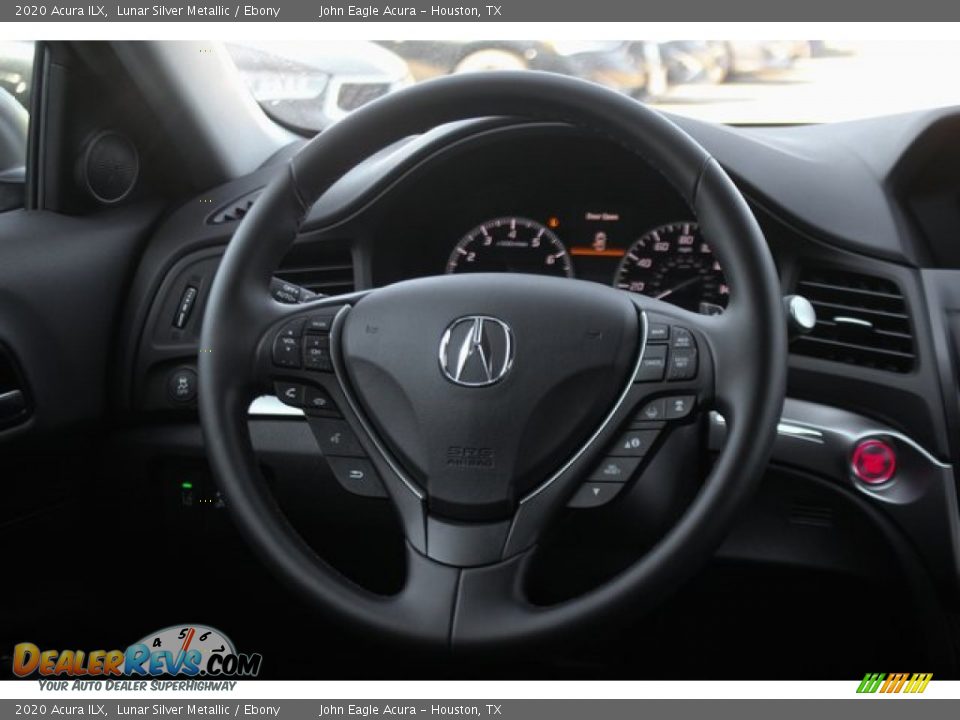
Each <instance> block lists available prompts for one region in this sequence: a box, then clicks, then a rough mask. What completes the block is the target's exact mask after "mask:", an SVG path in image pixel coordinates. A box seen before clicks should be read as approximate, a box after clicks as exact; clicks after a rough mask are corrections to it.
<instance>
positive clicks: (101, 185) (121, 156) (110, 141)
mask: <svg viewBox="0 0 960 720" xmlns="http://www.w3.org/2000/svg"><path fill="white" fill-rule="evenodd" d="M139 173H140V156H139V154H138V153H137V148H136V146H135V145H134V144H133V143H132V142H131V141H130V140H129V139H128V138H127V137H125V136H124V135H121V134H120V133H118V132H113V131H106V132H102V133H100V134H99V135H97V136H96V137H95V138H93V139H92V140H91V141H90V144H89V145H88V146H87V151H86V153H85V155H84V160H83V177H84V180H85V182H86V185H87V190H88V191H89V192H90V194H91V195H92V196H93V197H94V199H96V200H98V201H99V202H101V203H105V204H108V205H109V204H113V203H117V202H120V201H121V200H123V199H124V198H125V197H126V196H127V195H129V194H130V191H131V190H133V186H134V185H135V184H136V182H137V176H138V175H139Z"/></svg>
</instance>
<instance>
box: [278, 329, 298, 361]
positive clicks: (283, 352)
mask: <svg viewBox="0 0 960 720" xmlns="http://www.w3.org/2000/svg"><path fill="white" fill-rule="evenodd" d="M273 364H274V365H276V366H278V367H288V368H298V367H300V341H299V340H297V339H296V338H291V337H284V336H283V335H280V336H278V337H277V339H276V340H274V341H273Z"/></svg>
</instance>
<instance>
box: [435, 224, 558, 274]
mask: <svg viewBox="0 0 960 720" xmlns="http://www.w3.org/2000/svg"><path fill="white" fill-rule="evenodd" d="M447 272H448V273H462V272H516V273H536V274H539V275H558V276H561V277H573V265H572V264H571V262H570V255H569V254H568V253H567V249H566V248H565V247H564V246H563V243H562V242H560V239H559V238H558V237H557V236H556V235H555V234H554V233H553V232H552V231H551V230H550V229H549V228H547V227H546V226H545V225H541V224H540V223H538V222H537V221H535V220H529V219H527V218H522V217H501V218H495V219H493V220H488V221H487V222H485V223H483V224H482V225H478V226H477V227H475V228H473V230H471V231H470V232H468V233H467V234H466V235H464V236H463V238H462V239H461V240H460V242H458V243H457V245H456V247H454V248H453V252H452V253H450V259H449V260H447Z"/></svg>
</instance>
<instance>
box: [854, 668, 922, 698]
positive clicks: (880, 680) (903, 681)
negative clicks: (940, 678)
mask: <svg viewBox="0 0 960 720" xmlns="http://www.w3.org/2000/svg"><path fill="white" fill-rule="evenodd" d="M931 679H933V673H912V674H911V673H867V674H866V675H864V676H863V680H861V681H860V686H859V687H858V688H857V692H858V693H883V694H893V693H908V694H911V695H912V694H919V693H922V692H923V691H924V690H926V689H927V685H929V684H930V680H931Z"/></svg>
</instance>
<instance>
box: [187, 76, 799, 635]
mask: <svg viewBox="0 0 960 720" xmlns="http://www.w3.org/2000/svg"><path fill="white" fill-rule="evenodd" d="M493 115H501V116H515V117H520V118H529V119H534V120H546V121H562V122H565V123H569V124H571V125H574V126H579V127H581V128H585V129H587V130H589V131H592V132H594V133H598V134H601V135H603V136H605V137H607V138H609V139H612V140H613V141H615V142H617V143H619V144H620V145H622V146H623V147H624V148H626V150H628V151H630V152H633V153H636V154H639V155H640V156H642V157H643V158H644V159H645V160H646V161H647V162H648V163H649V164H650V165H651V166H652V167H654V168H655V169H657V170H659V172H660V173H661V174H662V175H663V177H664V178H665V179H666V180H667V181H669V182H670V183H671V184H672V185H673V186H674V187H675V188H676V190H677V191H678V192H679V193H680V194H681V195H682V196H683V198H685V199H686V201H687V202H688V204H689V205H690V207H691V208H692V209H693V211H694V212H695V214H696V216H697V219H698V221H699V222H700V225H701V227H702V228H703V231H704V233H705V235H706V237H707V238H708V239H709V241H710V243H711V245H712V247H713V249H714V251H715V253H716V255H717V256H718V258H719V261H720V262H721V264H722V266H723V268H724V272H725V273H726V276H727V278H728V282H729V285H730V287H731V289H732V292H731V296H730V301H729V305H728V307H727V308H726V310H725V312H723V313H722V314H721V315H718V316H710V317H708V316H702V315H697V314H694V313H691V312H688V311H685V310H682V309H679V308H677V307H674V306H671V305H668V304H665V303H663V302H661V301H657V300H653V299H651V298H648V297H644V296H642V295H636V294H630V293H626V292H624V291H621V290H615V289H613V288H609V287H605V286H602V285H599V284H596V283H589V282H584V281H577V280H567V279H558V278H547V277H541V276H529V275H507V274H503V275H491V274H475V275H451V276H444V277H434V278H424V279H417V280H410V281H406V282H401V283H398V284H396V285H392V286H389V287H385V288H382V289H376V290H370V291H365V292H358V293H355V294H352V295H349V296H339V297H334V298H319V299H316V300H313V301H311V302H308V303H306V304H300V305H283V304H280V303H278V302H277V301H275V300H274V299H272V297H271V295H270V293H269V283H270V278H271V276H272V273H273V272H274V271H275V270H276V268H277V267H278V265H279V263H280V262H281V260H282V258H283V257H284V255H285V253H286V252H287V250H288V249H289V248H290V246H291V245H292V243H293V241H294V238H295V237H296V235H297V230H298V227H299V225H300V223H301V222H302V220H303V218H304V216H305V213H306V212H307V210H308V209H309V208H310V207H311V205H312V204H313V203H314V202H315V201H316V200H317V198H318V197H320V195H321V194H323V193H324V191H326V190H327V189H328V188H329V187H330V186H331V185H332V184H333V183H334V182H335V181H336V180H337V179H338V178H339V177H341V176H342V175H343V174H344V173H345V172H347V171H348V170H350V169H351V168H352V167H354V166H355V165H356V164H357V163H358V162H359V161H361V160H363V159H364V158H366V157H368V156H370V155H371V154H373V153H374V152H376V151H378V150H380V149H382V148H384V147H385V146H387V145H388V144H390V143H392V142H394V141H396V140H399V139H401V138H404V137H407V136H410V135H413V134H416V133H421V132H424V131H426V130H429V129H431V128H433V127H435V126H436V125H439V124H442V123H446V122H451V121H455V120H461V119H467V118H472V117H481V116H493ZM201 345H202V347H204V348H205V349H208V350H209V351H208V352H204V353H201V354H200V357H199V382H198V386H199V404H200V418H201V422H202V425H203V431H204V436H205V439H206V445H207V451H208V454H209V459H210V462H211V464H212V467H213V470H214V472H215V475H216V477H217V478H218V482H219V483H220V486H221V488H222V490H223V492H224V494H225V497H226V500H227V505H228V507H229V508H230V510H231V511H232V514H233V516H234V518H235V520H236V522H237V524H238V525H239V527H240V529H241V530H242V532H243V533H244V534H245V536H246V537H247V539H248V540H249V542H250V543H251V544H252V546H253V547H254V548H255V549H256V550H257V551H259V553H260V554H261V555H262V556H263V558H264V559H265V560H266V562H267V563H268V564H269V565H270V566H271V567H272V568H273V569H274V570H275V571H276V572H277V573H278V574H279V575H280V576H281V577H282V578H284V579H286V580H287V581H289V582H290V583H291V584H292V585H293V586H295V587H296V588H297V589H299V590H300V591H302V592H303V593H304V594H305V595H306V596H307V597H309V598H310V599H312V600H313V601H315V602H316V603H317V604H318V605H320V606H323V607H325V608H328V609H332V610H335V611H336V612H337V613H339V615H340V616H342V617H343V618H346V619H350V620H354V621H356V622H358V623H360V624H362V625H365V626H368V627H370V628H373V629H375V630H378V631H379V632H381V633H388V634H391V635H394V636H399V637H402V638H407V639H415V640H419V641H425V642H429V643H441V644H452V645H453V646H474V647H475V646H484V645H487V646H496V645H500V644H502V643H505V642H509V641H518V640H531V639H544V638H547V637H550V636H552V635H555V634H557V633H558V632H559V631H561V630H563V629H565V628H573V627H578V626H583V625H585V624H588V623H590V622H591V621H597V620H601V619H604V618H607V617H609V616H610V614H611V613H616V612H618V611H629V612H631V613H634V614H636V613H638V612H642V611H643V610H645V609H648V608H650V607H651V606H652V605H654V604H655V603H657V602H658V601H660V600H662V599H663V598H664V596H665V594H666V593H667V592H668V591H670V590H671V589H673V588H674V587H675V586H676V585H677V584H678V583H679V582H680V581H682V580H683V579H685V578H686V577H687V576H688V575H689V574H690V573H692V572H693V571H694V569H695V568H697V567H698V566H699V565H700V564H701V563H702V562H703V561H704V560H705V559H706V558H708V557H709V555H710V554H711V553H712V551H713V550H714V549H715V547H716V546H717V544H718V543H719V542H720V541H721V540H722V538H723V536H724V534H725V533H726V532H727V531H728V530H729V528H730V526H731V523H732V522H733V519H734V516H735V513H736V511H737V510H738V508H740V507H741V506H742V505H743V503H744V501H745V499H747V498H748V497H749V495H750V492H751V490H752V489H753V487H754V485H755V482H756V479H757V478H758V477H759V476H760V474H761V472H762V470H763V468H764V466H765V463H766V461H767V459H768V455H769V452H770V449H771V447H772V443H773V439H774V437H775V433H776V427H777V422H778V420H779V418H780V411H781V408H782V404H783V398H784V391H785V376H786V352H787V350H786V348H787V342H786V331H785V327H784V320H783V316H782V310H781V304H780V286H779V281H778V277H777V272H776V269H775V267H774V264H773V261H772V258H771V256H770V253H769V250H768V248H767V245H766V242H765V240H764V238H763V235H762V233H761V231H760V229H759V227H758V225H757V223H756V221H755V219H754V217H753V215H752V214H751V212H750V210H749V209H748V207H747V204H746V203H745V201H744V199H743V197H742V196H741V195H740V193H739V192H738V191H737V189H736V187H735V186H734V184H733V183H732V182H731V181H730V179H729V178H728V177H727V175H726V174H725V173H724V172H723V170H722V169H721V168H720V166H719V165H718V164H717V162H716V161H715V160H713V159H712V158H711V157H710V156H709V154H708V153H707V152H706V151H705V150H704V149H703V148H702V147H701V146H700V145H699V144H698V143H697V142H695V141H694V140H693V139H692V138H690V137H689V136H688V135H686V134H685V133H684V132H683V131H682V130H680V129H679V128H678V127H677V126H676V125H674V124H673V123H671V122H670V121H669V120H667V119H666V118H664V117H663V116H661V115H659V114H658V113H656V112H654V111H652V110H650V109H648V108H646V107H644V106H643V105H641V104H639V103H637V102H635V101H633V100H630V99H628V98H626V97H624V96H621V95H618V94H616V93H614V92H611V91H608V90H606V89H603V88H600V87H599V86H596V85H593V84H590V83H586V82H582V81H579V80H574V79H570V78H565V77H561V76H558V75H546V74H539V73H490V74H473V75H463V76H456V77H450V78H442V79H439V80H434V81H430V82H427V83H423V84H420V85H417V86H414V87H412V88H409V89H406V90H403V91H400V92H397V93H395V94H392V95H390V96H388V97H385V98H383V99H381V100H379V101H377V102H374V103H371V104H370V105H367V106H365V107H363V108H361V109H360V110H358V111H356V112H354V113H353V114H351V115H350V116H349V117H347V118H346V119H344V120H342V121H341V122H339V123H337V124H336V125H334V126H332V127H330V128H329V129H327V130H325V131H324V132H323V133H321V134H319V135H318V136H317V137H316V138H314V139H313V140H312V141H311V142H309V143H308V144H307V145H306V146H305V147H304V148H303V149H302V150H301V151H300V152H299V153H298V154H297V155H296V156H295V157H294V158H293V159H292V160H291V161H290V162H289V163H287V164H286V165H285V166H284V167H283V168H282V169H281V170H280V171H278V173H277V175H276V177H275V178H274V180H273V181H272V182H271V183H270V184H269V186H268V187H267V188H266V189H265V191H264V192H263V194H262V195H261V196H260V198H259V199H258V200H257V202H256V204H255V205H254V207H253V209H252V210H251V211H250V212H249V213H248V214H247V216H246V217H245V218H244V220H243V222H242V223H241V224H240V226H239V227H238V228H237V231H236V233H235V234H234V236H233V239H232V240H231V242H230V244H229V246H228V247H227V249H226V253H225V254H224V257H223V261H222V263H221V265H220V268H219V270H218V272H217V275H216V278H215V280H214V283H213V285H212V287H211V290H210V296H209V300H208V303H207V307H206V313H205V317H204V320H203V331H202V339H201ZM275 381H291V382H298V383H302V384H304V385H307V386H309V387H312V388H314V392H313V397H314V399H315V400H316V404H315V405H314V406H312V407H311V408H308V410H307V416H308V420H309V422H310V424H311V426H312V427H313V428H314V430H315V431H316V433H317V438H318V442H319V446H320V448H322V449H323V450H325V451H326V454H328V455H336V454H345V455H353V456H359V455H362V456H364V457H365V458H367V460H368V461H369V462H370V463H371V466H372V467H373V468H374V469H375V470H376V473H377V475H379V480H380V482H382V485H383V487H384V488H385V489H386V491H387V493H388V494H389V497H390V498H391V499H392V501H393V503H394V505H395V507H396V510H397V512H398V514H399V517H400V519H401V521H402V524H403V527H404V529H405V532H406V537H407V546H408V552H407V577H406V582H405V585H404V587H403V589H402V590H401V591H400V592H399V593H397V594H396V595H392V596H382V595H377V594H374V593H372V592H369V591H367V590H365V589H362V588H360V587H358V586H356V585H354V584H353V583H351V582H350V581H348V580H347V579H345V578H344V577H343V576H341V575H340V574H338V573H337V572H336V571H335V570H334V569H332V568H331V567H330V566H329V565H328V564H326V563H325V562H324V561H323V560H322V559H321V558H319V557H318V556H317V555H316V554H315V553H314V551H313V550H312V549H311V548H310V547H309V546H308V545H307V544H306V543H305V542H304V541H303V540H302V539H301V538H300V536H299V535H298V534H297V533H296V532H295V531H294V530H293V528H292V527H291V526H290V524H289V523H288V522H287V520H286V519H285V517H284V516H283V514H282V513H281V511H280V510H279V509H278V507H277V505H276V504H275V502H274V501H273V498H272V497H271V495H270V493H269V492H268V489H267V486H266V484H265V482H264V479H263V477H262V476H261V473H260V471H259V469H258V465H257V462H256V459H255V457H254V453H253V450H252V448H251V444H250V440H249V436H248V432H247V408H248V405H249V403H250V401H251V399H252V398H253V397H254V396H256V395H258V394H262V393H263V391H264V389H265V388H271V387H272V386H273V383H274V382H275ZM664 397H670V398H676V397H684V398H686V399H687V400H686V402H687V404H688V407H687V411H688V412H689V411H691V410H692V412H694V413H701V412H706V411H707V410H709V409H716V410H717V411H719V412H720V413H721V414H722V415H723V416H724V418H725V420H726V425H727V436H726V443H725V445H724V447H723V449H722V450H721V452H720V454H719V457H718V458H717V459H716V462H715V464H714V465H713V468H712V471H711V472H710V473H709V476H708V477H707V479H706V480H705V482H704V484H703V487H702V489H701V490H700V491H699V492H698V494H697V495H696V497H695V498H694V499H693V500H692V502H691V504H690V506H689V507H688V509H687V510H686V512H685V513H684V514H683V515H682V517H681V518H680V519H679V520H678V521H677V522H676V524H675V525H674V526H673V527H672V529H670V530H669V531H668V532H667V533H666V534H665V536H664V537H663V538H662V539H661V540H660V541H659V542H657V544H656V545H655V546H654V547H653V548H652V549H651V550H650V551H649V552H648V553H647V554H645V555H644V556H643V557H641V558H639V559H638V560H637V561H636V562H635V563H634V564H633V565H631V566H630V567H628V568H627V569H626V570H624V571H623V572H621V573H620V574H618V575H617V576H616V577H614V578H613V579H611V580H609V581H608V582H606V583H605V584H603V585H602V586H600V587H598V588H596V589H594V590H592V591H590V592H588V593H586V594H584V595H581V596H579V597H577V598H574V599H572V600H568V601H565V602H562V603H560V604H557V605H552V606H549V607H542V606H535V605H533V604H531V603H530V602H529V601H528V600H527V599H526V598H525V597H524V595H523V587H524V584H523V580H524V573H525V571H526V570H527V568H528V566H529V564H530V558H531V556H532V554H533V551H534V549H535V547H536V544H537V542H538V539H539V538H540V537H541V535H542V532H543V530H544V528H545V527H547V526H548V524H549V522H550V521H551V520H552V519H553V518H554V517H555V516H556V515H557V514H558V513H559V511H560V510H561V509H562V508H563V507H564V506H565V505H566V504H567V502H568V501H569V500H570V498H571V496H573V495H574V494H575V493H576V492H577V491H578V489H579V488H580V487H582V484H583V482H584V480H585V479H586V478H588V477H590V476H591V475H592V474H593V473H595V472H597V468H598V463H600V461H601V460H602V458H603V457H604V456H605V455H606V454H607V453H608V452H612V453H614V454H616V453H618V452H622V453H623V454H626V456H627V457H632V458H638V457H640V456H644V457H643V458H641V460H640V461H639V462H640V463H641V464H639V469H640V470H641V471H642V469H643V467H644V464H642V463H646V462H647V461H648V460H649V457H650V456H651V455H652V454H654V453H655V451H656V449H657V445H656V444H655V442H654V441H653V440H652V438H654V437H656V436H657V435H658V434H662V433H663V432H668V431H669V423H667V424H666V427H665V426H664V423H663V422H662V421H661V422H654V423H653V424H650V416H649V415H645V414H644V410H646V408H647V406H648V405H649V404H650V403H651V402H653V408H654V409H655V410H656V409H659V407H660V406H658V405H657V404H656V401H657V400H658V399H662V398H664ZM317 398H319V399H317ZM631 426H633V428H634V429H633V430H631V429H630V428H631ZM647 445H650V447H647ZM628 464H629V463H628Z"/></svg>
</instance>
